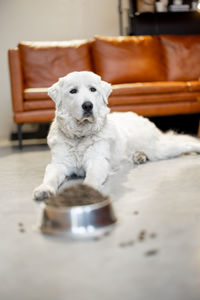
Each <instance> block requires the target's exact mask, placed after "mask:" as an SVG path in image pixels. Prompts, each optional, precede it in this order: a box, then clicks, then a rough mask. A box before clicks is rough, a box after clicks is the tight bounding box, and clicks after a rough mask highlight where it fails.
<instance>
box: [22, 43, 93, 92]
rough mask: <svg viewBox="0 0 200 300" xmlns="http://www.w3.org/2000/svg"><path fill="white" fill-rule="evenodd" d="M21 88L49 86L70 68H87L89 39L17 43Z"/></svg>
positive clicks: (79, 69) (81, 69)
mask: <svg viewBox="0 0 200 300" xmlns="http://www.w3.org/2000/svg"><path fill="white" fill-rule="evenodd" d="M18 48H19V54H20V60H21V67H22V73H23V80H24V87H25V88H35V87H49V86H51V85H52V84H53V83H55V82H56V81H57V80H58V78H59V77H63V76H65V75H66V74H68V73H70V72H72V71H90V70H91V60H90V50H89V49H90V42H89V41H85V40H78V41H69V42H21V43H19V45H18Z"/></svg>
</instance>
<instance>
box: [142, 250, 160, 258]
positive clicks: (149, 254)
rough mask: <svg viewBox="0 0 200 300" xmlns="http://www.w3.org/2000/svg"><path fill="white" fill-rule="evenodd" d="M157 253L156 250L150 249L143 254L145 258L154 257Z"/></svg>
mask: <svg viewBox="0 0 200 300" xmlns="http://www.w3.org/2000/svg"><path fill="white" fill-rule="evenodd" d="M157 253H158V250H157V249H150V250H147V251H146V252H145V253H144V254H145V255H146V256H152V255H156V254H157Z"/></svg>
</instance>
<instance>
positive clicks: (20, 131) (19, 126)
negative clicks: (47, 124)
mask: <svg viewBox="0 0 200 300" xmlns="http://www.w3.org/2000/svg"><path fill="white" fill-rule="evenodd" d="M17 134H18V141H19V149H20V150H22V124H17Z"/></svg>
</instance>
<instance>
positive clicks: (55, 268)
mask: <svg viewBox="0 0 200 300" xmlns="http://www.w3.org/2000/svg"><path fill="white" fill-rule="evenodd" d="M49 160H50V155H49V151H48V148H47V146H45V145H35V146H32V145H26V146H25V147H24V149H23V151H19V150H18V148H17V147H15V146H12V145H10V144H9V143H7V142H1V143H0V184H1V201H0V233H1V242H0V278H1V287H0V299H2V300H13V299H15V300H36V299H37V300H40V299H41V300H46V299H48V300H66V299H68V300H100V299H101V300H102V299H104V300H118V299H119V300H121V299H124V300H129V299H130V300H133V299H135V300H146V299H148V300H157V299H159V300H160V299H162V300H199V299H200V156H198V155H188V156H182V157H179V158H176V159H171V160H168V161H160V162H155V163H147V164H144V165H140V166H138V167H136V168H135V169H133V168H132V166H131V165H128V164H124V166H123V167H122V169H121V170H120V171H119V172H118V173H117V174H114V175H113V176H112V177H111V178H110V179H109V180H108V181H107V183H106V185H105V192H106V193H107V194H109V196H110V197H111V199H112V200H113V204H114V209H115V212H116V215H117V218H118V223H117V225H116V227H115V229H114V230H113V232H112V233H111V234H110V235H108V236H105V237H104V238H102V239H99V240H91V241H82V242H80V241H71V240H68V239H66V238H58V237H54V236H52V237H51V236H45V235H43V234H41V233H40V232H39V231H37V230H35V224H36V222H37V220H38V213H39V205H38V203H35V202H34V201H33V200H32V190H33V189H34V187H35V186H37V185H38V184H39V183H40V182H41V180H42V176H43V172H44V168H45V165H46V164H47V163H48V161H49Z"/></svg>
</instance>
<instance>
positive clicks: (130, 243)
mask: <svg viewBox="0 0 200 300" xmlns="http://www.w3.org/2000/svg"><path fill="white" fill-rule="evenodd" d="M133 245H134V240H130V241H127V242H122V243H120V244H119V246H120V247H122V248H123V247H127V246H133Z"/></svg>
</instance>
